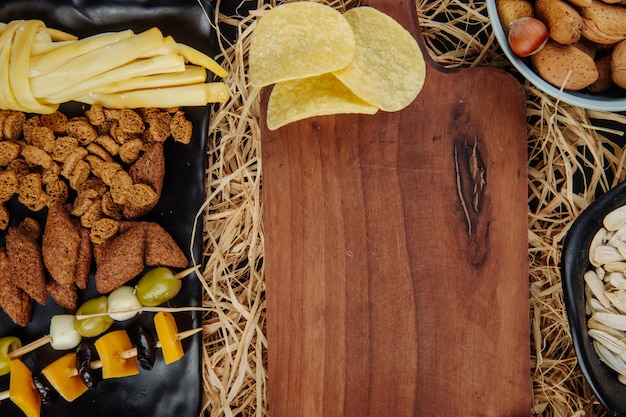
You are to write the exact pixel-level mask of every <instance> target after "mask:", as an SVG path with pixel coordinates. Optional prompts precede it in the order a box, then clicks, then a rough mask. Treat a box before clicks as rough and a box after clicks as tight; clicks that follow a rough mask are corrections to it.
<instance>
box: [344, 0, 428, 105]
mask: <svg viewBox="0 0 626 417" xmlns="http://www.w3.org/2000/svg"><path fill="white" fill-rule="evenodd" d="M343 16H344V17H345V19H346V20H347V21H348V22H350V25H351V27H352V30H353V31H354V33H355V39H356V54H355V57H354V60H353V61H352V62H351V63H350V65H348V66H347V67H345V68H342V69H340V70H338V71H335V72H334V74H335V75H336V76H337V78H339V79H340V80H341V81H342V82H343V83H344V84H345V85H346V86H347V87H348V88H349V89H350V90H352V92H353V93H354V94H356V95H357V96H358V97H360V98H362V99H363V100H365V101H366V102H368V103H370V104H372V105H374V106H377V107H379V108H380V109H381V110H385V111H397V110H401V109H403V108H404V107H406V106H408V105H409V104H411V102H412V101H413V100H414V99H415V97H416V96H417V94H418V93H419V92H420V90H421V89H422V86H423V85H424V81H425V78H426V63H425V61H424V57H423V56H422V51H421V50H420V48H419V46H418V44H417V42H416V41H415V39H414V38H413V36H411V34H410V33H409V32H407V31H406V30H405V29H404V28H403V27H402V26H401V25H400V24H399V23H398V22H396V21H395V20H393V19H392V18H391V17H389V16H387V15H386V14H384V13H382V12H380V11H378V10H376V9H374V8H371V7H357V8H354V9H351V10H349V11H347V12H346V13H344V15H343Z"/></svg>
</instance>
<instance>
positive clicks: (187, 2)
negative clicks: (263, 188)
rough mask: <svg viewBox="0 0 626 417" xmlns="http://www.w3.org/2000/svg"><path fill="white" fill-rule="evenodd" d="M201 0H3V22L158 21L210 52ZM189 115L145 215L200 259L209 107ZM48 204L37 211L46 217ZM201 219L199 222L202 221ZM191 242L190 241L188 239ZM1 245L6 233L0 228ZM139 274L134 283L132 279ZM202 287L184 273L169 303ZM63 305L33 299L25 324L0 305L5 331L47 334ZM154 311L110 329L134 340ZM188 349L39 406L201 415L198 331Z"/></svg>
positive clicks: (12, 415) (45, 351)
mask: <svg viewBox="0 0 626 417" xmlns="http://www.w3.org/2000/svg"><path fill="white" fill-rule="evenodd" d="M203 1H204V0H201V1H200V2H198V1H197V0H162V1H159V0H124V1H106V2H103V1H93V0H82V1H81V0H76V1H73V2H72V1H69V0H61V1H58V0H38V1H23V0H22V1H18V0H16V1H0V22H8V21H10V20H14V19H41V20H42V21H43V22H44V23H45V24H46V26H48V27H51V28H56V29H61V30H66V31H68V32H70V33H72V34H75V35H77V36H79V37H85V36H88V35H92V34H95V33H100V32H104V31H119V30H124V29H132V30H134V31H135V32H136V33H138V32H141V31H143V30H146V29H149V28H151V27H153V26H157V27H158V28H159V29H161V31H162V32H163V34H164V35H166V36H167V35H171V36H173V37H174V39H175V40H176V41H178V42H182V43H186V44H188V45H190V46H193V47H195V48H197V49H199V50H201V51H203V52H205V53H208V54H209V55H211V53H212V51H213V48H214V44H213V42H214V39H213V37H214V33H213V29H212V26H211V24H210V22H209V20H208V17H209V16H211V12H212V9H211V6H210V5H208V3H205V2H203ZM84 108H85V107H84V106H82V105H80V104H78V103H68V104H64V105H63V106H62V107H61V110H62V111H63V112H65V113H66V114H69V115H82V114H83V110H84ZM184 110H185V113H186V115H187V117H188V118H189V119H190V120H191V121H192V122H193V123H194V133H193V138H192V141H191V144H189V145H182V144H179V143H174V142H173V141H172V140H171V139H170V140H168V141H167V142H166V144H165V155H166V175H165V182H164V185H163V193H162V197H161V200H160V202H159V204H158V205H157V206H156V207H155V208H154V209H153V210H152V212H151V213H150V214H148V215H147V216H146V217H144V218H145V219H146V220H151V221H156V222H158V223H159V224H160V225H161V226H163V227H164V228H165V229H166V230H167V231H168V232H169V233H170V234H171V235H172V236H173V237H174V239H175V240H176V241H177V242H178V244H179V245H180V247H181V248H182V249H183V250H184V251H185V253H186V254H187V255H188V258H189V259H190V261H191V254H190V251H191V250H192V251H193V254H194V258H195V259H196V260H197V261H199V260H200V259H201V255H202V248H201V245H202V241H201V227H199V228H198V230H197V231H196V234H195V237H194V239H193V242H192V234H193V233H194V232H193V225H194V221H195V216H196V213H197V211H198V209H199V208H200V206H201V205H202V203H203V201H204V172H205V159H206V146H207V126H208V118H209V112H210V109H209V108H208V107H188V108H185V109H184ZM9 210H10V212H11V218H12V220H11V223H12V224H13V223H17V222H19V221H21V219H22V218H23V217H25V216H27V215H33V213H29V212H28V211H27V210H26V209H25V208H24V207H23V206H21V205H20V204H19V203H17V202H16V201H14V200H13V201H11V202H10V207H9ZM44 216H45V211H42V212H40V213H35V214H34V217H36V218H38V219H40V220H43V219H44ZM200 225H201V223H200ZM192 243H193V248H191V244H192ZM0 244H4V234H0ZM134 283H135V281H131V282H130V283H129V284H130V285H133V284H134ZM201 294H202V292H201V286H200V283H199V281H198V280H197V278H195V276H194V275H191V276H189V277H187V278H185V279H184V281H183V287H182V290H181V292H180V293H179V294H178V296H177V297H176V298H175V299H173V300H172V301H171V302H170V303H169V305H171V306H198V305H200V304H201V297H202V295H201ZM96 295H98V294H97V292H96V290H95V285H94V284H93V279H92V280H91V283H90V285H89V286H88V288H87V289H86V290H85V291H83V292H82V293H81V294H80V296H79V305H80V304H81V303H82V302H83V301H85V300H87V299H89V298H92V297H94V296H96ZM62 313H64V311H63V310H62V309H61V308H60V307H59V306H58V305H57V304H56V303H55V302H54V301H53V300H52V299H51V298H50V297H48V302H47V303H46V306H45V307H42V306H39V305H35V306H34V309H33V320H32V322H31V324H29V325H28V326H27V327H26V328H20V327H18V326H15V325H14V324H13V323H12V322H11V320H10V319H9V318H8V317H7V316H6V314H5V313H4V312H2V311H1V309H0V337H2V336H7V335H14V336H18V337H19V338H20V339H21V340H22V342H23V343H24V344H26V343H28V342H30V341H32V340H35V339H38V338H39V337H41V336H43V335H45V334H48V332H49V323H50V318H51V317H52V316H53V315H55V314H62ZM153 315H154V313H142V314H140V315H139V316H137V317H136V318H134V319H132V320H129V321H126V322H116V323H115V324H114V325H113V327H112V328H111V330H113V329H118V328H126V329H128V331H129V334H130V336H131V339H132V340H134V338H135V336H134V335H135V330H136V328H137V327H138V326H139V325H143V326H146V327H148V328H150V329H154V326H153V323H152V318H153ZM175 317H176V320H177V323H178V326H179V330H181V331H182V330H187V329H189V328H193V327H199V326H200V325H201V313H199V312H184V313H175ZM183 346H184V348H185V356H184V357H183V358H182V359H181V360H180V361H178V362H175V363H173V364H170V365H167V366H166V365H165V364H164V363H163V360H162V358H161V356H160V354H159V356H157V363H156V364H155V366H154V368H153V369H152V370H151V371H143V370H141V371H140V374H139V375H136V376H131V377H126V378H119V379H113V380H105V381H102V382H101V383H100V384H99V385H98V386H97V387H96V389H94V390H92V391H88V392H86V393H85V394H83V395H82V396H81V397H79V398H78V399H76V400H75V401H73V402H71V403H68V402H66V401H65V400H63V399H62V398H61V399H59V400H58V401H57V402H56V403H55V404H52V405H50V406H44V407H42V416H44V417H53V416H67V417H69V416H79V415H89V416H92V417H112V416H115V417H126V416H128V417H130V416H133V417H134V416H151V417H171V416H176V417H197V416H198V415H199V412H200V405H201V398H202V378H201V349H202V340H201V336H200V335H199V334H197V335H195V336H193V337H191V338H189V339H187V340H185V341H184V343H183ZM62 353H64V352H57V351H54V350H53V349H52V348H51V347H49V346H45V347H42V348H40V349H38V350H36V351H34V352H32V353H30V354H28V355H26V356H24V357H23V358H22V360H23V361H24V363H26V365H27V366H29V367H30V368H31V369H40V368H41V367H43V366H45V365H46V364H48V363H50V362H51V361H52V360H54V359H55V358H57V357H59V356H61V354H62ZM8 387H9V376H8V375H6V376H2V377H0V391H4V390H6V389H8ZM0 416H2V417H22V416H24V414H23V413H22V411H21V410H20V409H19V408H17V407H16V406H15V405H14V404H13V403H12V402H11V401H10V400H5V401H2V402H1V403H0Z"/></svg>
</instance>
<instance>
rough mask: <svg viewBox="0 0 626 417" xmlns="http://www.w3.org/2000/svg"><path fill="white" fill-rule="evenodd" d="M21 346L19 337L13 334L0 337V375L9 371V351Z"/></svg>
mask: <svg viewBox="0 0 626 417" xmlns="http://www.w3.org/2000/svg"><path fill="white" fill-rule="evenodd" d="M21 347H22V342H21V341H20V339H18V338H17V337H14V336H5V337H2V338H0V375H6V374H8V373H9V372H11V359H10V358H9V353H11V352H13V351H14V350H17V349H19V348H21Z"/></svg>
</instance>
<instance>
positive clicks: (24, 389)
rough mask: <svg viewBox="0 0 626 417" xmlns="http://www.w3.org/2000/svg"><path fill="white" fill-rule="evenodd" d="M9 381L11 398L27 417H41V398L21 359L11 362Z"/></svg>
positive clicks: (29, 372) (30, 374)
mask: <svg viewBox="0 0 626 417" xmlns="http://www.w3.org/2000/svg"><path fill="white" fill-rule="evenodd" d="M10 378H11V379H10V381H9V384H10V386H9V398H10V399H11V401H13V403H14V404H15V405H17V406H18V407H19V408H20V410H22V411H23V412H24V414H26V416H27V417H39V415H40V413H41V397H40V396H39V391H37V388H35V384H34V383H33V376H32V373H31V371H30V369H28V367H27V366H26V365H24V363H22V361H20V360H19V359H13V360H12V361H11V376H10Z"/></svg>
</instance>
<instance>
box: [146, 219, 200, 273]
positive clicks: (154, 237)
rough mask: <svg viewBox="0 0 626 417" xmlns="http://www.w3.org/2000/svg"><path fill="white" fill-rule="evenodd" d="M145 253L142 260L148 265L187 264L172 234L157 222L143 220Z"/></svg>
mask: <svg viewBox="0 0 626 417" xmlns="http://www.w3.org/2000/svg"><path fill="white" fill-rule="evenodd" d="M144 224H145V226H144V227H146V229H147V232H146V253H145V254H144V261H145V263H146V265H148V266H169V267H171V268H184V267H186V266H187V265H188V264H189V261H188V260H187V257H186V256H185V253H184V252H183V251H182V250H181V249H180V247H179V246H178V244H177V243H176V241H175V240H174V238H173V237H172V235H170V234H169V233H168V232H167V231H166V230H165V229H163V228H162V227H161V226H160V225H159V224H158V223H154V222H145V223H144Z"/></svg>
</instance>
